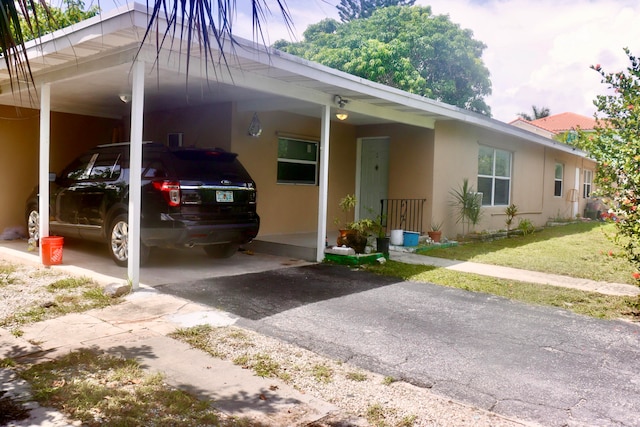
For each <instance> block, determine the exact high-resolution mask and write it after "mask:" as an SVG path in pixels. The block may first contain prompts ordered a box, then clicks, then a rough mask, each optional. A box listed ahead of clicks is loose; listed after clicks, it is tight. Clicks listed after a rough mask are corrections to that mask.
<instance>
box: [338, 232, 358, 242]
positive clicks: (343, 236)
mask: <svg viewBox="0 0 640 427" xmlns="http://www.w3.org/2000/svg"><path fill="white" fill-rule="evenodd" d="M338 232H339V233H340V235H339V236H338V239H337V240H336V243H337V244H338V246H349V241H348V236H349V235H351V234H355V231H353V230H338Z"/></svg>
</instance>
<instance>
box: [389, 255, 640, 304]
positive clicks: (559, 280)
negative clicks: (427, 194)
mask: <svg viewBox="0 0 640 427" xmlns="http://www.w3.org/2000/svg"><path fill="white" fill-rule="evenodd" d="M390 259H392V260H394V261H399V262H403V263H406V264H419V265H433V266H436V267H441V268H446V269H448V270H454V271H460V272H463V273H474V274H480V275H482V276H490V277H496V278H499V279H506V280H517V281H520V282H528V283H538V284H541V285H551V286H560V287H564V288H573V289H579V290H582V291H589V292H598V293H601V294H606V295H618V296H637V295H640V287H638V286H634V285H627V284H624V283H606V282H597V281H595V280H589V279H577V278H574V277H568V276H560V275H558V274H547V273H540V272H537V271H529V270H521V269H517V268H511V267H501V266H498V265H489V264H479V263H476V262H468V261H454V260H449V259H443V258H434V257H429V256H424V255H417V254H412V253H408V252H391V255H390Z"/></svg>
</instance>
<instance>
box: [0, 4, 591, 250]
mask: <svg viewBox="0 0 640 427" xmlns="http://www.w3.org/2000/svg"><path fill="white" fill-rule="evenodd" d="M147 19H148V11H147V9H146V6H143V5H140V4H129V5H126V6H123V7H120V8H118V9H116V10H114V11H112V12H109V13H106V14H103V15H100V16H96V17H94V18H91V19H89V20H86V21H83V22H81V23H78V24H76V25H74V26H72V27H69V28H66V29H63V30H60V31H56V32H55V33H53V34H49V35H46V36H44V37H42V38H41V39H39V40H36V41H32V42H30V43H29V44H28V45H27V48H28V52H29V57H30V60H31V67H32V70H33V76H34V79H35V83H36V88H37V93H36V92H33V91H31V92H27V91H25V90H21V89H25V85H24V84H22V85H21V86H20V87H19V88H17V89H16V90H14V91H12V89H11V87H10V82H9V79H8V75H7V72H6V69H5V68H0V146H1V150H2V156H0V174H2V182H3V183H4V186H3V189H2V191H0V205H1V206H2V209H1V210H0V229H3V228H4V227H9V226H13V225H17V224H23V223H24V215H25V214H24V201H25V198H26V197H27V195H28V194H29V192H30V191H31V189H32V188H33V186H34V185H36V184H38V182H39V178H38V177H39V166H38V159H39V156H40V162H41V163H42V162H44V163H45V165H44V166H43V167H42V168H40V172H42V174H46V171H47V169H49V170H51V171H60V169H61V168H62V167H63V166H64V165H65V164H66V163H67V162H69V161H70V160H72V159H73V158H74V157H75V156H77V155H78V154H79V153H81V152H83V151H84V150H85V149H87V148H89V147H92V146H95V145H98V144H103V143H109V142H118V141H128V140H131V141H133V142H136V141H138V140H139V138H140V136H139V135H138V133H140V132H141V134H142V136H141V137H142V140H154V141H159V142H165V143H167V144H183V145H185V146H190V145H193V146H202V147H208V146H218V147H221V148H224V149H227V150H230V151H233V152H236V153H238V154H239V158H240V160H241V161H242V163H243V164H244V165H245V167H246V168H247V169H248V171H249V172H250V173H251V175H252V177H253V178H254V179H255V181H256V183H257V188H258V212H259V214H260V217H261V229H260V233H259V235H258V238H257V240H258V242H257V243H256V244H260V243H261V242H262V243H265V242H272V243H280V244H284V245H285V246H287V247H288V248H289V249H291V250H292V251H293V253H289V255H294V256H295V255H298V256H299V257H300V258H307V259H312V260H321V259H322V251H323V248H324V244H325V239H327V240H328V241H329V242H330V243H331V242H332V241H333V240H334V239H335V237H334V236H336V231H334V230H337V228H338V227H337V225H335V224H334V218H341V217H342V213H341V212H340V210H339V207H338V203H339V201H340V199H341V198H342V197H343V196H345V195H346V194H355V195H356V196H357V198H358V206H357V207H356V210H355V214H354V215H355V216H356V217H361V216H366V215H371V212H380V210H381V204H380V201H381V200H385V201H388V202H387V203H397V206H395V208H396V209H399V210H400V211H399V212H400V216H399V218H400V222H399V223H397V224H389V226H390V227H403V228H405V229H410V230H412V231H419V232H426V231H427V230H428V228H429V226H430V225H431V224H432V223H435V222H438V223H442V224H443V226H442V231H443V233H444V235H445V236H447V237H449V238H455V237H456V235H458V234H459V233H461V232H462V225H461V224H460V223H457V222H456V219H455V215H454V211H453V209H454V208H453V207H452V196H451V192H452V190H454V189H457V188H459V187H460V185H461V184H462V182H463V180H464V179H468V180H469V182H470V183H471V184H472V185H473V186H474V187H475V188H476V189H479V190H481V191H482V193H483V212H484V214H483V216H482V220H481V222H480V223H479V224H478V225H477V226H476V227H475V228H476V230H478V231H481V230H495V229H501V228H505V218H506V216H505V212H504V211H505V208H506V207H507V205H509V204H511V203H514V204H516V205H517V206H518V209H519V217H520V218H528V219H530V220H531V221H532V222H533V223H534V224H536V225H543V224H544V223H545V222H546V221H547V220H548V219H549V218H554V217H557V216H563V217H572V216H575V215H576V214H577V213H579V212H582V210H583V209H584V205H585V203H586V200H585V197H584V192H583V191H581V188H583V187H584V186H587V185H588V186H591V185H592V184H591V182H590V181H589V182H587V181H585V177H587V174H586V171H591V175H589V176H592V173H593V171H594V169H595V163H594V162H593V161H592V160H591V159H589V158H588V157H587V155H586V154H585V153H584V152H581V151H580V150H577V149H575V148H573V147H570V146H568V145H565V144H563V143H560V142H558V141H554V140H553V139H550V138H548V137H545V136H542V135H539V134H537V133H535V132H531V131H529V130H526V129H521V128H518V127H516V126H512V125H510V124H507V123H503V122H500V121H497V120H493V119H490V118H487V117H484V116H481V115H478V114H475V113H472V112H469V111H466V110H463V109H460V108H457V107H454V106H451V105H447V104H444V103H441V102H437V101H433V100H430V99H426V98H423V97H419V96H415V95H412V94H410V93H407V92H403V91H401V90H398V89H395V88H391V87H388V86H385V85H382V84H378V83H374V82H370V81H367V80H363V79H361V78H359V77H355V76H352V75H349V74H346V73H343V72H340V71H336V70H334V69H331V68H328V67H325V66H322V65H319V64H316V63H312V62H309V61H306V60H303V59H301V58H298V57H295V56H292V55H288V54H286V53H283V52H280V51H277V50H273V49H269V48H265V47H264V46H260V45H258V44H255V43H253V42H249V41H242V40H240V42H239V43H240V44H239V45H237V46H235V48H234V49H227V51H226V55H227V58H228V65H224V64H222V65H221V64H214V63H211V62H207V61H206V59H205V58H204V57H200V56H199V54H200V51H199V50H198V49H193V50H192V57H191V69H190V74H189V77H188V79H187V77H186V74H185V58H184V55H185V49H184V42H181V43H182V49H180V44H181V43H179V42H176V43H174V44H173V45H171V44H170V43H167V44H166V45H165V47H164V48H163V50H162V51H161V52H160V54H159V57H157V56H156V55H157V46H155V45H154V39H153V38H152V39H148V40H147V41H146V42H145V44H144V45H143V46H142V48H140V46H141V42H142V39H143V35H144V33H145V29H146V26H147ZM161 24H162V23H161ZM226 48H228V46H227V47H226ZM136 76H137V77H136ZM136 79H138V80H137V82H136ZM132 97H133V102H130V101H131V99H132ZM136 100H138V102H137V103H136ZM142 100H143V101H144V102H142ZM41 111H43V112H44V113H45V114H40V113H41ZM48 111H50V112H51V113H50V114H46V113H47V112H48ZM337 113H341V114H346V116H347V117H346V118H345V117H344V116H341V118H343V120H340V119H338V118H337V117H336V114H337ZM49 120H50V122H49ZM259 130H261V132H260V131H259ZM258 134H259V135H258ZM47 150H48V153H44V154H46V155H45V156H44V157H43V152H44V151H47ZM43 159H44V160H43ZM46 163H48V167H47V165H46ZM292 165H294V166H296V167H290V166H292ZM559 165H560V166H561V168H560V169H559ZM559 170H561V173H558V172H559ZM40 182H46V181H42V178H41V181H40ZM415 201H417V202H418V206H417V208H416V210H415V211H414V210H411V209H412V208H411V209H409V208H408V207H409V203H413V202H415ZM389 206H391V205H389ZM388 208H389V209H390V207H388V206H387V205H385V209H388ZM389 220H390V221H391V218H390V219H389ZM303 241H304V243H303Z"/></svg>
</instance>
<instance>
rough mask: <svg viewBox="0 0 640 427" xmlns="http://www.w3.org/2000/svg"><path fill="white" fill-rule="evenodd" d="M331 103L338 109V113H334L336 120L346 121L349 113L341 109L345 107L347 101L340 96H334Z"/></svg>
mask: <svg viewBox="0 0 640 427" xmlns="http://www.w3.org/2000/svg"><path fill="white" fill-rule="evenodd" d="M333 101H334V102H335V103H336V105H337V106H338V107H339V108H338V111H336V118H337V119H338V120H347V117H349V113H347V112H346V111H345V110H343V108H344V106H345V105H347V103H348V102H349V101H348V100H346V99H344V98H342V97H341V96H340V95H336V96H334V97H333Z"/></svg>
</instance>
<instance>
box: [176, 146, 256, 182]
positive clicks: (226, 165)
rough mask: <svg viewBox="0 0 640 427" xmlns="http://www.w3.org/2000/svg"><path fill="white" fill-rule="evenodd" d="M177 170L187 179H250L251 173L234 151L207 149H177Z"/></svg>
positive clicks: (181, 176)
mask: <svg viewBox="0 0 640 427" xmlns="http://www.w3.org/2000/svg"><path fill="white" fill-rule="evenodd" d="M173 155H174V156H176V158H177V159H178V161H176V172H177V173H178V175H179V176H180V178H182V179H187V180H213V181H220V180H225V179H226V180H231V181H235V180H241V181H250V180H251V178H250V177H249V174H248V173H247V171H246V170H245V169H244V167H243V166H242V165H241V164H240V162H239V161H238V160H237V159H236V155H235V154H233V153H227V152H220V151H207V150H185V151H175V152H173Z"/></svg>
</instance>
